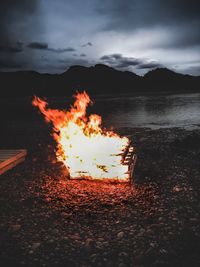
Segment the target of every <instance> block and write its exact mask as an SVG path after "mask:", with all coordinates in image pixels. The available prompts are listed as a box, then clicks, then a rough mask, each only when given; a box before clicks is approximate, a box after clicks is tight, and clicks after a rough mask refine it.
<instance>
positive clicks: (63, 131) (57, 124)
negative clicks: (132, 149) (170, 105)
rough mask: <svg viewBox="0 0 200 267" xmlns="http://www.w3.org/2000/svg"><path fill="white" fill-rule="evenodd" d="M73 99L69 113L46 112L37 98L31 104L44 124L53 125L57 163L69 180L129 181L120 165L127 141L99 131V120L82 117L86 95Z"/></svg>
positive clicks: (84, 113) (87, 97) (122, 165)
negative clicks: (39, 113)
mask: <svg viewBox="0 0 200 267" xmlns="http://www.w3.org/2000/svg"><path fill="white" fill-rule="evenodd" d="M74 97H75V102H74V105H73V106H71V108H70V110H69V111H67V110H57V109H50V108H48V107H47V106H48V103H47V102H45V101H43V100H41V99H40V98H38V97H34V100H33V102H32V104H33V105H34V106H37V107H38V108H39V110H40V112H41V113H42V114H43V115H44V117H45V120H46V122H52V124H53V137H54V139H55V140H56V142H57V149H56V157H57V160H58V161H61V162H63V163H64V165H65V166H66V168H67V170H68V172H69V175H70V177H71V178H79V177H83V178H90V179H118V180H127V179H129V175H128V166H127V165H124V164H123V163H122V159H123V153H124V151H125V149H126V148H127V147H128V145H129V143H130V141H129V139H128V138H127V137H120V136H119V135H118V134H116V133H114V132H113V131H106V130H104V129H102V127H101V117H100V116H98V115H96V114H92V115H90V116H89V117H87V116H86V108H87V106H88V104H90V103H91V100H90V97H89V96H88V94H87V93H86V92H83V93H77V94H76V95H75V96H74Z"/></svg>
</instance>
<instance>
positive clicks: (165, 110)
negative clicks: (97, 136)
mask: <svg viewBox="0 0 200 267" xmlns="http://www.w3.org/2000/svg"><path fill="white" fill-rule="evenodd" d="M102 107H103V108H102ZM94 110H95V112H97V113H100V114H102V115H103V118H104V119H103V121H104V122H105V124H106V125H110V124H111V123H112V125H113V126H114V127H150V128H160V127H187V128H196V127H200V94H182V95H180V94H179V95H160V96H140V97H121V98H109V99H103V98H97V99H96V100H95V105H94V106H93V108H92V111H94Z"/></svg>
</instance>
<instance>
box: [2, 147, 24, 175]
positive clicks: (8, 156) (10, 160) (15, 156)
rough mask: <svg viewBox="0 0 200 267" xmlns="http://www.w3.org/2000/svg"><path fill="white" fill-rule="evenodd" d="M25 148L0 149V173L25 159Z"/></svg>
mask: <svg viewBox="0 0 200 267" xmlns="http://www.w3.org/2000/svg"><path fill="white" fill-rule="evenodd" d="M26 155H27V150H25V149H0V175H1V174H3V173H4V172H6V171H8V170H10V169H12V168H13V167H15V166H16V165H18V164H19V163H21V162H23V161H24V160H25V157H26Z"/></svg>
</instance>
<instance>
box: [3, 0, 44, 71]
mask: <svg viewBox="0 0 200 267" xmlns="http://www.w3.org/2000/svg"><path fill="white" fill-rule="evenodd" d="M39 3H40V1H39V0H31V1H29V0H17V1H13V0H1V1H0V20H1V23H0V64H1V68H5V69H12V68H16V69H20V68H21V67H22V66H23V64H24V62H25V61H26V57H27V60H29V61H32V59H33V58H34V56H33V55H31V53H30V54H29V55H25V54H24V53H20V52H22V51H23V48H24V47H23V43H24V41H25V40H28V39H31V38H32V36H33V35H34V34H35V33H36V32H37V30H38V29H39V28H40V27H39V26H40V25H39V24H40V18H37V19H35V15H36V13H37V11H38V7H39Z"/></svg>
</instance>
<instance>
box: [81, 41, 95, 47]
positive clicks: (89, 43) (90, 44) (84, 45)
mask: <svg viewBox="0 0 200 267" xmlns="http://www.w3.org/2000/svg"><path fill="white" fill-rule="evenodd" d="M92 45H93V44H92V43H91V42H88V43H86V44H83V45H81V46H82V47H86V46H92Z"/></svg>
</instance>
